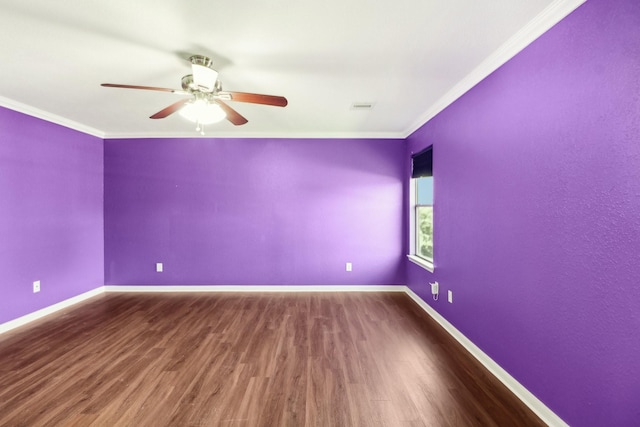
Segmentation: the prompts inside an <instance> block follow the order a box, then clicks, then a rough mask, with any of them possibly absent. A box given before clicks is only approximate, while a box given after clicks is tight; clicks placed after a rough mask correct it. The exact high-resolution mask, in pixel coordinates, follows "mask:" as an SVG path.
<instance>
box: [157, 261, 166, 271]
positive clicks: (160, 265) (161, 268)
mask: <svg viewBox="0 0 640 427" xmlns="http://www.w3.org/2000/svg"><path fill="white" fill-rule="evenodd" d="M156 271H157V272H158V273H162V272H163V271H164V266H163V265H162V263H161V262H156Z"/></svg>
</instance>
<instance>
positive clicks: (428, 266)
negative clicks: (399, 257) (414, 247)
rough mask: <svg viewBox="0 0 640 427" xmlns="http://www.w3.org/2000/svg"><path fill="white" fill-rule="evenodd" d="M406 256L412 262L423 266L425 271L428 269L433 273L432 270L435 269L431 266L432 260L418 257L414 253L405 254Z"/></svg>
mask: <svg viewBox="0 0 640 427" xmlns="http://www.w3.org/2000/svg"><path fill="white" fill-rule="evenodd" d="M407 258H408V259H409V261H411V262H412V263H414V264H416V265H419V266H420V267H422V268H424V269H425V270H427V271H430V272H432V273H433V270H434V269H435V267H434V266H433V263H432V262H429V261H427V260H426V259H424V258H420V257H418V256H415V255H407Z"/></svg>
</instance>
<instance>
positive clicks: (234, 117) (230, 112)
mask: <svg viewBox="0 0 640 427" xmlns="http://www.w3.org/2000/svg"><path fill="white" fill-rule="evenodd" d="M216 102H217V103H218V105H220V107H221V108H222V110H224V112H225V113H226V114H227V120H229V121H230V122H231V123H233V124H234V125H236V126H240V125H243V124H245V123H247V122H248V121H249V120H247V119H246V118H244V117H243V116H241V115H240V113H238V112H237V111H236V110H234V109H233V108H231V107H229V106H228V105H227V104H225V103H224V102H222V101H220V100H219V99H218V100H216Z"/></svg>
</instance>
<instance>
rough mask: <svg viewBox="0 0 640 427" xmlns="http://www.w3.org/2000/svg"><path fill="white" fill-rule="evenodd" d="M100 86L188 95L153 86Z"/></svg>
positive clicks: (114, 84) (103, 84) (110, 84)
mask: <svg viewBox="0 0 640 427" xmlns="http://www.w3.org/2000/svg"><path fill="white" fill-rule="evenodd" d="M100 86H104V87H117V88H122V89H143V90H155V91H159V92H171V93H177V94H179V95H189V92H185V91H183V90H176V89H168V88H166V87H153V86H135V85H120V84H116V83H102V84H101V85H100Z"/></svg>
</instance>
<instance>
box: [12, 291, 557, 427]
mask: <svg viewBox="0 0 640 427" xmlns="http://www.w3.org/2000/svg"><path fill="white" fill-rule="evenodd" d="M105 292H110V293H111V292H114V293H115V292H405V293H406V294H407V295H408V296H409V297H410V298H411V299H412V300H414V301H415V302H416V303H417V304H418V305H419V306H420V307H421V308H422V309H423V310H424V311H425V312H426V313H427V314H428V315H429V316H430V317H431V318H433V319H434V320H435V321H436V322H438V323H439V324H440V326H442V327H443V328H444V330H445V331H447V332H448V333H449V335H451V336H452V337H453V338H455V339H456V340H457V341H458V342H459V343H460V344H462V346H463V347H464V348H465V349H467V351H468V352H469V353H471V355H472V356H473V357H475V358H476V359H477V360H478V361H479V362H480V363H481V364H482V365H483V366H484V367H485V368H487V370H488V371H489V372H491V373H492V374H493V375H494V376H495V377H496V378H497V379H498V380H500V381H501V382H502V383H503V384H504V385H505V386H506V387H507V388H508V389H509V390H511V392H512V393H513V394H514V395H516V397H518V398H519V399H520V400H521V401H522V402H523V403H524V404H525V405H527V406H528V407H529V408H530V409H531V410H532V411H533V412H534V413H535V414H536V415H537V416H538V417H540V419H541V420H542V421H544V422H545V423H547V424H548V425H549V426H554V427H556V426H557V427H569V425H568V424H567V423H565V422H564V421H563V420H562V419H561V418H560V417H559V416H558V415H556V414H555V413H554V412H553V411H552V410H551V409H549V408H548V407H547V406H546V405H545V404H544V403H542V401H540V400H539V399H538V398H537V397H536V396H535V395H533V393H531V392H530V391H529V390H527V389H526V388H525V387H524V386H523V385H522V384H520V383H519V382H518V381H517V380H516V379H515V378H513V377H512V376H511V375H510V374H509V373H508V372H507V371H505V370H504V369H503V368H502V367H501V366H500V365H498V364H497V363H496V362H495V361H494V360H493V359H491V358H490V357H489V356H488V355H487V354H486V353H485V352H483V351H482V350H481V349H480V348H479V347H478V346H477V345H475V344H474V343H473V342H472V341H471V340H470V339H469V338H467V337H466V336H464V335H463V334H462V332H460V331H459V330H457V329H456V328H455V326H453V325H452V324H451V323H449V321H447V320H446V319H445V318H444V317H442V315H440V313H438V312H437V311H435V310H434V309H433V308H432V307H431V306H430V305H429V304H427V303H426V302H425V301H424V300H423V299H422V298H420V297H419V296H418V295H417V294H416V293H415V292H413V291H412V290H411V289H409V287H407V286H404V285H389V286H384V285H374V286H350V285H348V286H347V285H345V286H340V285H338V286H322V285H312V286H286V285H279V286H255V285H247V286H241V285H239V286H235V285H234V286H223V285H221V286H101V287H99V288H96V289H93V290H91V291H89V292H85V293H83V294H80V295H77V296H75V297H73V298H69V299H67V300H64V301H61V302H59V303H57V304H54V305H51V306H49V307H46V308H43V309H41V310H38V311H35V312H33V313H30V314H27V315H25V316H22V317H19V318H17V319H14V320H11V321H9V322H6V323H3V324H1V325H0V334H2V333H4V332H8V331H10V330H12V329H15V328H17V327H20V326H23V325H26V324H27V323H30V322H33V321H34V320H37V319H40V318H42V317H44V316H47V315H49V314H52V313H55V312H56V311H60V310H62V309H65V308H68V307H71V306H72V305H75V304H77V303H79V302H82V301H84V300H86V299H89V298H91V297H94V296H96V295H100V294H102V293H105Z"/></svg>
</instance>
